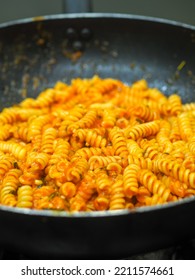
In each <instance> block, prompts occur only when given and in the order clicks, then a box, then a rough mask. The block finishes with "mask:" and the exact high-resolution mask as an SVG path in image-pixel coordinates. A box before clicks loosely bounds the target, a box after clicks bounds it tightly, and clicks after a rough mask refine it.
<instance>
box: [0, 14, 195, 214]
mask: <svg viewBox="0 0 195 280" xmlns="http://www.w3.org/2000/svg"><path fill="white" fill-rule="evenodd" d="M76 18H77V19H101V18H102V19H119V20H121V19H124V20H137V21H147V22H151V23H160V24H165V25H170V26H176V27H180V28H185V29H188V30H192V31H195V26H194V25H191V24H187V23H182V22H179V21H175V20H169V19H164V18H158V17H151V16H142V15H132V14H121V13H79V14H78V13H71V14H52V15H44V16H38V17H28V18H22V19H17V20H12V21H7V22H3V23H0V30H1V29H4V28H7V27H12V26H16V25H23V24H26V23H32V22H42V21H47V20H63V19H64V20H65V19H76ZM194 201H195V197H187V198H184V199H181V200H179V201H176V202H168V203H167V204H161V205H154V206H143V207H138V208H136V209H132V210H129V209H125V210H112V211H111V210H106V211H94V212H73V213H72V212H66V211H57V210H35V209H27V208H17V207H10V206H4V205H0V211H3V212H9V213H11V214H25V215H31V216H41V217H58V218H95V217H96V218H98V217H112V216H122V215H132V214H143V213H146V212H151V211H154V210H155V211H161V210H163V209H167V208H172V207H175V206H179V205H186V204H187V203H195V202H194Z"/></svg>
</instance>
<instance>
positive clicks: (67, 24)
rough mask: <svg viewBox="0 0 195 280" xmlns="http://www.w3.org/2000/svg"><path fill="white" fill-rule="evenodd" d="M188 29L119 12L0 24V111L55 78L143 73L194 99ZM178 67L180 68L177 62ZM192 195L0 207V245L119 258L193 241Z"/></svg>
mask: <svg viewBox="0 0 195 280" xmlns="http://www.w3.org/2000/svg"><path fill="white" fill-rule="evenodd" d="M194 54H195V28H194V27H193V26H189V25H186V24H180V23H176V22H173V21H168V20H162V19H154V18H147V17H142V16H131V15H120V14H79V15H78V14H70V15H66V16H64V15H55V16H47V17H39V18H33V19H25V20H19V21H15V22H10V23H4V24H1V25H0V102H1V109H2V108H3V107H5V106H10V105H13V104H14V103H17V102H20V101H21V100H22V99H23V98H25V97H26V96H28V97H35V96H37V94H38V93H39V92H40V91H41V90H43V89H44V88H46V87H50V86H53V85H54V84H55V82H56V81H57V80H62V81H64V82H70V80H71V79H72V78H74V77H82V78H87V77H92V76H93V75H95V74H96V75H99V76H100V77H102V78H104V77H113V78H117V79H121V80H122V81H123V82H125V83H132V82H134V81H136V80H138V79H141V78H145V79H146V80H147V81H148V84H149V86H150V87H157V88H159V89H160V90H162V91H163V92H164V94H166V95H170V94H172V93H178V94H179V95H180V96H181V98H182V100H183V102H193V101H195V98H194V94H195V76H194V74H195V55H194ZM181 65H182V67H181ZM194 213H195V198H194V197H191V198H186V199H183V200H181V201H179V202H175V203H168V204H166V205H161V206H152V207H142V208H138V209H135V210H121V211H107V212H104V211H103V212H97V213H95V212H94V213H74V214H73V213H71V214H70V213H65V212H57V211H48V210H45V211H37V210H29V209H19V208H9V207H6V206H0V246H1V247H6V248H10V249H12V250H19V251H20V252H23V253H27V254H28V253H29V252H30V254H31V256H32V255H33V254H34V255H36V256H40V257H44V258H75V259H82V258H119V257H120V258H125V257H127V256H131V255H134V254H138V253H145V252H147V251H152V250H157V249H160V248H164V247H168V246H173V245H176V244H178V243H179V242H183V241H185V240H189V239H192V238H195V227H194V226H193V219H194Z"/></svg>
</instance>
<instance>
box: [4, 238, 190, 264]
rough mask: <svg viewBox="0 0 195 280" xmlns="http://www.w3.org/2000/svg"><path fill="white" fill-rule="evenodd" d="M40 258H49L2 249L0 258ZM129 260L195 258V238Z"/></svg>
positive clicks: (131, 257) (134, 256)
mask: <svg viewBox="0 0 195 280" xmlns="http://www.w3.org/2000/svg"><path fill="white" fill-rule="evenodd" d="M31 259H32V260H35V259H37V260H39V259H47V257H45V258H41V257H40V256H32V255H31V254H30V253H29V254H23V253H22V252H19V251H11V250H6V249H0V260H31ZM122 259H129V260H195V239H193V240H188V241H186V242H184V243H182V244H180V245H177V246H173V247H169V248H164V249H161V250H157V251H152V252H148V253H144V254H138V255H133V256H130V257H124V258H122Z"/></svg>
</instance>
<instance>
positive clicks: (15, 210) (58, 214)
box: [0, 196, 195, 219]
mask: <svg viewBox="0 0 195 280" xmlns="http://www.w3.org/2000/svg"><path fill="white" fill-rule="evenodd" d="M191 203H195V197H193V196H192V197H186V198H183V199H181V200H178V201H173V202H168V203H165V204H158V205H151V206H142V207H137V208H134V209H131V210H130V209H122V210H105V211H92V212H84V211H83V212H82V211H81V212H67V211H59V210H36V209H28V208H19V207H12V206H5V205H1V204H0V211H1V212H2V211H3V212H6V213H7V212H9V213H10V214H22V215H23V214H25V215H27V216H28V215H30V216H39V217H48V218H50V217H52V218H53V217H55V218H63V219H64V218H88V219H89V218H101V217H114V216H124V215H143V214H145V213H148V212H153V211H163V210H164V209H172V208H175V207H176V206H181V205H187V204H191Z"/></svg>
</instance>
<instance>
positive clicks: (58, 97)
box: [0, 76, 195, 212]
mask: <svg viewBox="0 0 195 280" xmlns="http://www.w3.org/2000/svg"><path fill="white" fill-rule="evenodd" d="M194 133H195V103H190V104H182V100H181V98H180V97H179V95H177V94H175V93H173V94H171V95H170V96H169V97H167V96H165V95H164V94H163V93H162V92H161V91H160V90H159V89H156V88H150V87H149V86H148V84H147V82H146V81H145V80H140V81H137V82H135V83H133V84H131V85H127V84H124V83H123V82H122V81H120V80H116V79H111V78H107V79H101V78H100V77H98V76H94V77H92V78H91V79H80V78H77V79H73V80H72V81H71V84H69V85H68V84H65V83H63V82H61V81H58V82H57V83H56V84H55V86H54V87H53V88H48V89H46V90H44V91H42V92H41V93H40V94H39V96H38V97H37V98H26V99H24V100H23V101H22V102H21V103H19V104H16V105H14V106H12V107H10V108H5V109H3V110H2V112H1V113H0V204H1V205H6V206H10V207H20V208H30V209H36V210H46V209H47V210H48V209H49V210H58V211H67V212H74V211H108V210H110V211H115V210H120V209H133V208H137V207H143V206H150V205H156V204H165V203H170V202H175V201H177V200H181V199H184V198H185V197H189V196H195V135H194Z"/></svg>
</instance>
